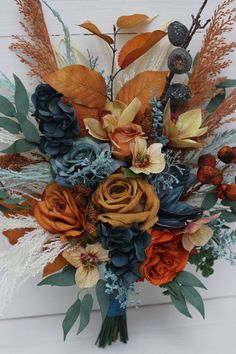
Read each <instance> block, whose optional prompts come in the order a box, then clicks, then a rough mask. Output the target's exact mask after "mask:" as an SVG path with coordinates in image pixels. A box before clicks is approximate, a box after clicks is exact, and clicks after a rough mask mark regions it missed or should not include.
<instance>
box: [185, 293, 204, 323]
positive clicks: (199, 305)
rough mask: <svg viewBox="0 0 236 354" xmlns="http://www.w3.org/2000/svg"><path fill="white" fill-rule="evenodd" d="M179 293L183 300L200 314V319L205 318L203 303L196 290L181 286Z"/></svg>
mask: <svg viewBox="0 0 236 354" xmlns="http://www.w3.org/2000/svg"><path fill="white" fill-rule="evenodd" d="M181 292H182V295H183V296H184V298H185V300H187V301H188V302H189V303H190V304H191V305H192V306H193V307H195V308H196V309H197V310H198V311H199V312H200V314H201V315H202V317H203V318H205V309H204V303H203V300H202V298H201V295H200V294H199V293H198V292H197V290H196V289H194V288H192V287H191V286H181Z"/></svg>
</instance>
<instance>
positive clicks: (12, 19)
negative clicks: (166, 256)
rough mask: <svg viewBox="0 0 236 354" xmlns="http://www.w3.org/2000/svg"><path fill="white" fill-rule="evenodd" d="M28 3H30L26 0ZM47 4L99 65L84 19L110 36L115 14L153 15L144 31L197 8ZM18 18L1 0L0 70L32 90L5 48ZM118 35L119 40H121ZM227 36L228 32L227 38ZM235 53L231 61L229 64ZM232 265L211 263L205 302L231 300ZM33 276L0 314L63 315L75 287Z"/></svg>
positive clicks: (129, 2)
mask: <svg viewBox="0 0 236 354" xmlns="http://www.w3.org/2000/svg"><path fill="white" fill-rule="evenodd" d="M32 1H33V0H32ZM219 2H220V1H218V0H217V1H216V0H209V5H208V7H207V10H206V12H205V15H204V17H205V19H207V18H208V17H210V15H211V14H212V12H213V9H214V8H215V7H216V5H217V4H218V3H219ZM48 3H49V4H50V5H51V6H52V7H53V8H55V9H56V10H57V11H59V12H60V14H61V15H62V17H63V19H64V20H65V23H66V24H67V25H68V27H69V28H70V30H71V33H72V34H73V38H74V40H75V41H76V42H77V43H78V45H79V47H80V48H81V49H83V50H86V49H87V48H89V49H91V53H92V54H95V55H100V56H101V58H102V61H101V62H102V64H103V65H104V67H106V65H108V63H107V61H106V55H104V45H103V44H101V42H99V41H98V40H97V39H95V38H94V37H92V36H88V35H84V31H83V30H82V29H81V28H79V27H78V26H77V25H78V24H79V23H81V22H83V21H84V20H86V19H90V20H91V21H93V22H95V23H96V24H97V25H98V26H99V27H100V29H101V30H103V31H105V32H107V33H109V32H111V28H112V24H113V23H114V22H115V19H116V18H117V17H118V16H120V15H126V14H131V13H146V14H148V15H150V16H154V15H156V14H159V18H158V19H157V20H156V22H153V23H152V24H150V25H149V27H148V28H150V29H151V28H156V26H158V25H159V24H162V23H164V22H165V21H167V20H170V19H178V20H180V21H182V22H184V23H186V24H187V25H189V24H190V15H191V13H196V10H197V9H198V8H199V7H200V5H201V4H202V0H165V1H164V0H158V1H157V0H146V1H141V0H48ZM45 16H46V19H47V23H48V28H49V32H50V35H51V36H52V40H53V43H54V44H56V43H57V42H58V41H59V39H60V38H61V35H62V30H61V27H60V25H59V24H58V23H57V20H56V19H55V18H54V17H53V15H52V14H51V13H50V12H49V10H47V9H45ZM19 20H20V15H19V13H18V11H17V7H16V5H15V3H14V1H13V0H1V11H0V51H1V52H0V53H1V59H0V71H3V72H4V73H5V74H7V75H8V76H11V75H12V73H13V72H14V73H16V74H17V75H18V76H20V77H21V78H22V79H23V80H24V82H25V84H26V85H27V86H28V87H33V83H32V80H29V78H27V76H26V73H27V68H26V67H25V66H24V65H23V64H21V63H20V62H19V61H18V59H17V58H16V56H15V54H14V53H12V52H10V51H9V50H8V46H9V44H10V42H11V35H13V34H20V35H24V33H23V32H22V29H21V27H20V26H19V24H18V22H19ZM124 37H125V38H127V36H126V35H125V36H123V37H122V38H121V41H123V40H124ZM231 38H233V34H232V35H231ZM201 39H202V33H200V34H198V35H196V36H195V39H194V42H193V43H192V45H191V51H192V53H193V54H194V53H196V51H197V49H198V48H199V46H200V43H201ZM235 59H236V57H235V54H233V55H232V60H233V61H234V62H235ZM226 74H228V75H231V76H232V77H233V78H235V77H236V72H235V64H234V65H232V66H231V68H230V69H227V70H226ZM4 245H5V240H3V239H2V240H0V247H1V248H4V247H5V246H4ZM235 279H236V267H235V268H233V267H230V266H229V265H228V264H225V263H223V262H219V263H217V266H216V271H215V274H214V276H213V277H211V278H210V279H208V280H204V282H205V284H206V286H207V287H208V289H209V290H208V292H206V293H204V292H203V293H202V295H203V296H204V297H205V298H218V297H228V296H236V280H235ZM38 281H39V278H37V279H33V280H32V281H30V282H28V283H27V284H25V285H24V286H23V287H22V288H21V289H20V290H19V291H17V292H16V294H15V297H14V302H13V304H12V305H11V306H8V307H7V308H6V310H5V312H4V317H5V318H13V317H25V316H36V315H45V314H56V313H63V312H64V311H65V309H66V308H67V307H68V306H69V305H70V304H71V303H72V301H73V300H74V298H75V296H76V289H72V288H70V289H58V288H45V287H43V288H37V287H36V284H37V282H38ZM140 287H141V288H142V290H143V291H142V294H141V296H140V298H141V299H142V301H143V303H144V304H154V303H161V302H165V301H166V300H167V299H166V298H164V297H163V296H162V294H161V291H160V290H159V288H155V287H151V286H149V285H147V284H141V285H140Z"/></svg>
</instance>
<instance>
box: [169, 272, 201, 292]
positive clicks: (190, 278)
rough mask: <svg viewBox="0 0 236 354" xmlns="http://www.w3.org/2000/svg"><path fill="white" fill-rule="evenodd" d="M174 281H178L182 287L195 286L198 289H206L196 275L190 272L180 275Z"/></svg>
mask: <svg viewBox="0 0 236 354" xmlns="http://www.w3.org/2000/svg"><path fill="white" fill-rule="evenodd" d="M174 280H175V282H176V281H177V282H178V283H180V284H181V285H186V286H195V287H197V288H202V289H206V287H205V285H203V284H202V282H201V281H200V280H199V279H198V278H197V277H196V276H195V275H193V274H192V273H190V272H187V271H186V270H184V271H182V272H180V273H178V274H177V276H176V277H175V279H174Z"/></svg>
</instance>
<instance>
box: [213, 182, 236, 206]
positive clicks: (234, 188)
mask: <svg viewBox="0 0 236 354" xmlns="http://www.w3.org/2000/svg"><path fill="white" fill-rule="evenodd" d="M217 196H218V198H220V199H223V200H227V201H230V202H235V201H236V183H233V184H221V185H220V186H218V187H217Z"/></svg>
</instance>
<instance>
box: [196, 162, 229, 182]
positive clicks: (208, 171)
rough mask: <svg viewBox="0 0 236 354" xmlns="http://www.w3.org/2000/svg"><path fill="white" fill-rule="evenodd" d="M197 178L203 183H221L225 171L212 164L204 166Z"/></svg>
mask: <svg viewBox="0 0 236 354" xmlns="http://www.w3.org/2000/svg"><path fill="white" fill-rule="evenodd" d="M197 178H198V180H199V182H201V183H202V184H214V185H219V184H221V183H222V181H223V179H224V177H223V173H222V172H221V171H220V170H219V169H218V168H214V167H211V166H202V167H200V168H199V170H198V172H197Z"/></svg>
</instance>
